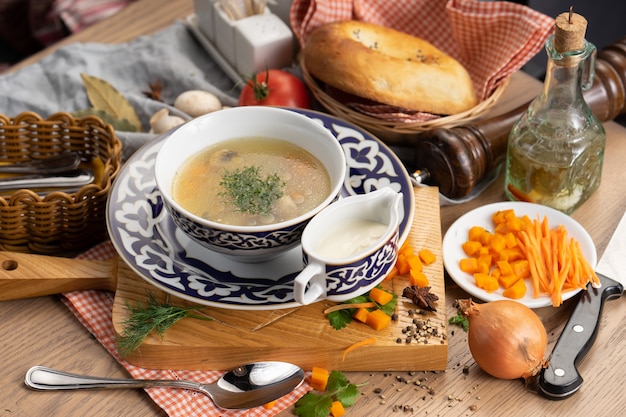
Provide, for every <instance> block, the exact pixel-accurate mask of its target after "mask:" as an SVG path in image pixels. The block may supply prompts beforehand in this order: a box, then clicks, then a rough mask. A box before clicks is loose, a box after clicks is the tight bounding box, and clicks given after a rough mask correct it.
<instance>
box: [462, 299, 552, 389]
mask: <svg viewBox="0 0 626 417" xmlns="http://www.w3.org/2000/svg"><path fill="white" fill-rule="evenodd" d="M458 304H459V309H460V310H461V312H462V313H463V315H465V316H467V318H468V321H469V331H468V337H467V339H468V343H469V348H470V352H471V353H472V356H473V357H474V360H475V361H476V363H477V364H478V366H480V368H481V369H482V370H483V371H485V372H487V373H488V374H489V375H492V376H494V377H496V378H500V379H518V378H524V379H525V380H528V379H529V378H531V377H533V376H535V375H537V373H538V372H539V371H540V370H541V368H542V367H544V365H545V359H544V358H545V352H546V347H547V344H548V334H547V332H546V328H545V327H544V325H543V323H542V322H541V319H540V318H539V316H537V314H536V313H535V312H534V311H533V310H531V309H530V308H528V307H526V306H525V305H523V304H521V303H519V302H517V301H513V300H498V301H492V302H488V303H484V304H476V303H474V302H473V301H472V300H458Z"/></svg>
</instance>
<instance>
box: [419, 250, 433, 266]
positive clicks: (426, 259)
mask: <svg viewBox="0 0 626 417" xmlns="http://www.w3.org/2000/svg"><path fill="white" fill-rule="evenodd" d="M417 254H418V255H419V257H420V259H421V260H422V262H423V263H424V265H430V264H432V263H434V262H435V261H436V260H437V256H435V254H434V253H433V252H432V251H431V250H430V249H421V250H420V251H418V252H417Z"/></svg>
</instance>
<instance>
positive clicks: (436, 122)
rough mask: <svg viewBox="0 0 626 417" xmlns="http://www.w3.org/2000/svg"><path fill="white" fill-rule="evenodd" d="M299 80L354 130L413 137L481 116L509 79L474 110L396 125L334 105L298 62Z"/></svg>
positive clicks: (332, 99)
mask: <svg viewBox="0 0 626 417" xmlns="http://www.w3.org/2000/svg"><path fill="white" fill-rule="evenodd" d="M300 64H301V70H302V78H303V80H304V82H305V84H306V85H307V87H308V88H309V89H310V91H311V93H312V94H313V97H315V99H316V100H317V101H318V102H319V103H320V104H321V105H322V106H323V107H324V108H326V110H328V112H329V113H331V114H333V115H334V116H337V117H339V118H341V119H344V120H346V121H349V122H351V123H354V124H355V125H357V126H361V127H362V128H364V129H366V130H369V131H372V132H373V133H379V132H381V133H382V134H384V133H391V134H395V135H398V134H400V135H404V134H407V135H415V134H418V136H419V134H420V133H424V132H428V131H431V130H434V129H438V128H451V127H454V126H459V125H463V124H467V123H468V122H469V121H471V120H474V119H477V118H478V117H480V116H482V115H483V114H485V113H486V112H487V111H488V110H489V109H491V107H493V105H494V104H495V103H496V102H497V101H498V99H499V98H500V96H501V95H502V93H504V90H505V89H506V86H507V85H508V82H509V78H507V79H506V80H504V82H502V83H501V84H500V85H499V86H498V87H497V88H496V89H495V90H494V91H493V93H492V94H491V95H490V96H489V97H487V98H486V99H485V100H483V101H481V102H480V103H478V104H477V105H476V106H474V107H472V108H471V109H469V110H466V111H464V112H461V113H457V114H453V115H450V116H442V117H439V118H436V119H432V120H427V121H423V122H398V121H389V120H384V119H382V118H377V117H374V116H370V115H367V114H364V113H361V112H358V111H356V110H354V109H352V108H350V107H348V106H347V105H345V104H343V103H341V102H339V101H337V100H336V99H335V98H333V97H331V96H330V95H329V94H327V93H326V91H325V84H324V83H323V82H321V81H320V80H318V79H316V78H315V77H313V76H312V75H311V74H310V73H309V72H308V71H307V69H306V66H305V65H304V60H303V59H301V60H300Z"/></svg>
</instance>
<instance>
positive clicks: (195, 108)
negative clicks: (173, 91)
mask: <svg viewBox="0 0 626 417" xmlns="http://www.w3.org/2000/svg"><path fill="white" fill-rule="evenodd" d="M174 107H176V108H177V109H179V110H181V111H183V112H185V113H187V114H188V115H190V116H191V117H198V116H202V115H203V114H207V113H211V112H214V111H216V110H219V109H221V108H222V103H221V102H220V100H219V98H217V96H216V95H215V94H212V93H209V92H208V91H203V90H189V91H185V92H184V93H181V94H180V95H179V96H178V97H177V98H176V100H175V101H174Z"/></svg>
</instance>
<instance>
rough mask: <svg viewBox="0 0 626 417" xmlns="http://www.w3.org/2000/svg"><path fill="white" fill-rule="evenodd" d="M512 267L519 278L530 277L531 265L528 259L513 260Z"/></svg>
mask: <svg viewBox="0 0 626 417" xmlns="http://www.w3.org/2000/svg"><path fill="white" fill-rule="evenodd" d="M511 267H512V268H513V273H514V274H515V275H516V276H517V277H518V278H522V279H523V278H528V277H529V276H530V265H529V264H528V260H527V259H520V260H517V261H515V262H513V264H512V265H511Z"/></svg>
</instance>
